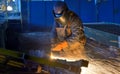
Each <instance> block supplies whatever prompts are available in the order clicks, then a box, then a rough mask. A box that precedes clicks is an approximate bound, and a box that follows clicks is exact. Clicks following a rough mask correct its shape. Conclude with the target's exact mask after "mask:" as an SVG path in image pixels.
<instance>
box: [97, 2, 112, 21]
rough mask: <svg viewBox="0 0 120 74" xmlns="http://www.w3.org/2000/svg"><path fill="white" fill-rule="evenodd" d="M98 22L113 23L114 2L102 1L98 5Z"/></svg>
mask: <svg viewBox="0 0 120 74" xmlns="http://www.w3.org/2000/svg"><path fill="white" fill-rule="evenodd" d="M98 18H99V19H98V22H114V21H113V0H107V1H101V2H100V3H99V4H98Z"/></svg>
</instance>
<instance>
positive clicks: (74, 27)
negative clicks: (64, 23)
mask: <svg viewBox="0 0 120 74" xmlns="http://www.w3.org/2000/svg"><path fill="white" fill-rule="evenodd" d="M71 31H72V35H71V36H69V37H68V38H66V41H67V42H68V45H71V44H73V43H74V42H78V41H79V42H81V44H83V45H85V43H86V37H85V34H84V31H83V27H82V23H80V22H77V21H76V22H73V23H72V24H71Z"/></svg>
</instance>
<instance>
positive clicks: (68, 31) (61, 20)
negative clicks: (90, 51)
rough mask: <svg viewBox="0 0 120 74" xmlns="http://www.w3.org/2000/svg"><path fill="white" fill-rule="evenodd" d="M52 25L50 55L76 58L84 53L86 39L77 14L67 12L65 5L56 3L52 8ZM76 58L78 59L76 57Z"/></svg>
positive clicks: (61, 2)
mask: <svg viewBox="0 0 120 74" xmlns="http://www.w3.org/2000/svg"><path fill="white" fill-rule="evenodd" d="M53 15H54V20H55V22H54V25H53V27H52V38H51V42H52V48H51V51H52V55H53V56H56V55H54V52H60V56H64V57H67V58H68V57H71V56H72V58H78V57H81V55H82V54H83V53H84V46H85V44H86V37H85V34H84V30H83V25H82V21H81V19H80V18H79V16H78V15H77V14H75V13H74V12H73V11H71V10H69V8H68V6H67V4H66V3H65V2H63V1H58V2H56V3H55V5H54V7H53ZM77 56H78V57H77Z"/></svg>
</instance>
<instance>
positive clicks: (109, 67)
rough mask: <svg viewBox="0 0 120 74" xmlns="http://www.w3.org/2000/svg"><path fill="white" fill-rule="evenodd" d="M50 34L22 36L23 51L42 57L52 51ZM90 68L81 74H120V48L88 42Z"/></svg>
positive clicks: (27, 34)
mask: <svg viewBox="0 0 120 74" xmlns="http://www.w3.org/2000/svg"><path fill="white" fill-rule="evenodd" d="M49 38H50V33H39V32H38V33H25V34H22V35H21V36H20V43H21V46H22V48H21V50H26V51H27V52H28V53H30V54H32V55H35V56H38V57H42V55H41V54H44V53H46V52H42V51H41V49H43V50H47V51H49V50H50V40H49ZM85 51H86V55H87V58H85V59H87V60H88V61H89V66H88V68H84V67H83V68H82V72H81V74H120V48H116V47H113V46H106V45H102V44H100V43H98V42H95V41H92V40H89V39H88V40H87V44H86V47H85Z"/></svg>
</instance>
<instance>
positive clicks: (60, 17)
mask: <svg viewBox="0 0 120 74" xmlns="http://www.w3.org/2000/svg"><path fill="white" fill-rule="evenodd" d="M67 13H68V7H67V5H66V3H65V2H60V1H59V2H57V3H56V4H55V5H54V9H53V14H54V18H55V21H56V22H57V23H59V24H61V25H62V26H64V25H67V22H68V19H69V18H68V16H69V15H68V14H67Z"/></svg>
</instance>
